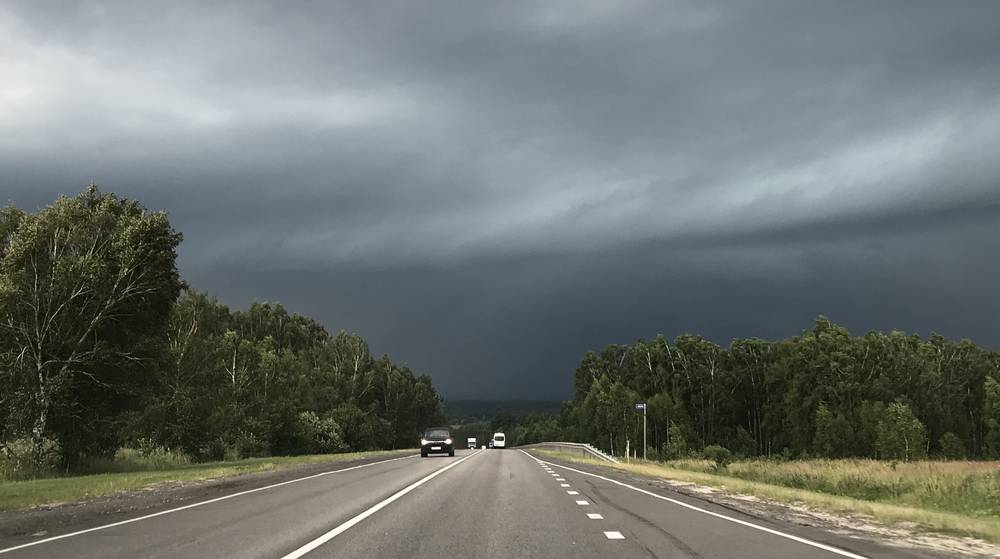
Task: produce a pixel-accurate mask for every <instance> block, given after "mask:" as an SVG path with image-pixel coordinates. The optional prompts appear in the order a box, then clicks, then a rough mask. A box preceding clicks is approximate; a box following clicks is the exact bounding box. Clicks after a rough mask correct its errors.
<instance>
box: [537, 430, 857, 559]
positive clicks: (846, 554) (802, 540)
mask: <svg viewBox="0 0 1000 559" xmlns="http://www.w3.org/2000/svg"><path fill="white" fill-rule="evenodd" d="M519 450H520V449H519ZM521 452H524V453H525V454H528V453H527V452H525V451H523V450H521ZM528 456H531V455H530V454H528ZM531 457H532V458H534V459H535V460H538V459H537V458H535V457H534V456H531ZM542 462H543V463H547V462H544V461H542ZM558 467H560V468H563V469H565V470H569V471H571V472H576V473H578V474H583V475H585V476H590V477H596V478H597V479H602V480H604V481H607V482H609V483H613V484H615V485H619V486H621V487H625V488H627V489H631V490H632V491H637V492H639V493H644V494H646V495H649V496H650V497H654V498H656V499H660V500H661V501H667V502H668V503H673V504H675V505H677V506H681V507H684V508H686V509H689V510H693V511H696V512H700V513H703V514H707V515H709V516H714V517H716V518H721V519H722V520H727V521H729V522H733V523H735V524H739V525H741V526H746V527H747V528H753V529H754V530H760V531H762V532H767V533H768V534H772V535H775V536H778V537H781V538H785V539H789V540H792V541H796V542H799V543H801V544H805V545H808V546H810V547H815V548H817V549H822V550H824V551H829V552H830V553H835V554H837V555H840V556H842V557H850V558H851V559H871V558H869V557H865V556H864V555H858V554H856V553H851V552H850V551H847V550H846V549H840V548H838V547H833V546H832V545H826V544H823V543H819V542H815V541H812V540H809V539H806V538H801V537H799V536H795V535H792V534H788V533H785V532H782V531H780V530H774V529H771V528H766V527H764V526H760V525H758V524H754V523H752V522H747V521H746V520H740V519H739V518H733V517H731V516H726V515H724V514H719V513H717V512H712V511H710V510H706V509H703V508H701V507H696V506H694V505H691V504H688V503H685V502H684V501H678V500H677V499H671V498H670V497H664V496H663V495H658V494H656V493H653V492H652V491H646V490H645V489H640V488H638V487H635V486H632V485H629V484H627V483H623V482H621V481H618V480H616V479H611V478H609V477H604V476H600V475H597V474H592V473H590V472H585V471H583V470H577V469H576V468H570V467H569V466H563V465H561V464H559V465H558ZM577 504H580V501H577Z"/></svg>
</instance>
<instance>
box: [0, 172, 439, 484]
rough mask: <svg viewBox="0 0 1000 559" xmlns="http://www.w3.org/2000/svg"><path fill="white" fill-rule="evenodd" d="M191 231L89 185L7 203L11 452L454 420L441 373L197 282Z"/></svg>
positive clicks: (234, 440) (2, 358)
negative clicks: (180, 266)
mask: <svg viewBox="0 0 1000 559" xmlns="http://www.w3.org/2000/svg"><path fill="white" fill-rule="evenodd" d="M181 240H182V236H181V234H180V233H178V232H177V231H175V230H174V229H173V228H172V227H171V225H170V223H169V221H168V219H167V216H166V214H165V213H163V212H151V211H149V210H147V209H146V208H144V207H143V206H142V205H141V204H140V203H139V202H138V201H135V200H129V199H123V198H120V197H118V196H115V195H114V194H110V193H103V192H100V191H98V189H97V188H96V187H94V186H93V185H91V186H90V187H89V188H88V189H87V190H85V191H84V192H82V193H81V194H79V195H78V196H74V197H60V198H59V199H58V200H56V201H55V202H54V203H53V204H51V205H49V206H47V207H45V208H42V209H41V210H39V211H38V212H35V213H29V212H25V211H23V210H20V209H18V208H16V207H14V206H13V205H11V206H8V207H5V208H2V209H0V459H6V460H7V462H8V463H10V462H12V461H13V462H17V461H21V462H23V467H24V468H23V469H26V470H27V469H30V468H35V469H36V470H44V469H47V468H53V467H72V465H73V464H74V462H75V461H77V460H79V459H80V458H81V457H84V456H93V455H107V454H109V453H113V452H114V451H115V449H117V448H119V447H122V446H127V447H132V448H142V449H153V448H159V449H163V448H167V449H173V450H176V451H179V452H183V453H185V454H187V455H188V456H190V457H192V458H194V459H199V460H213V459H222V458H232V457H248V456H261V455H269V454H297V453H312V452H336V451H343V450H362V449H378V448H396V447H408V446H413V445H414V440H415V439H416V437H417V436H418V433H419V430H420V429H422V428H424V427H426V426H428V425H430V424H434V423H440V422H441V421H442V420H443V410H442V400H441V397H440V396H439V395H438V393H437V392H436V391H435V389H434V387H433V385H432V383H431V379H430V377H428V376H426V375H418V374H416V373H414V372H413V371H411V370H410V369H408V368H407V367H405V366H401V365H398V364H396V363H394V362H393V361H392V360H391V359H390V358H389V357H388V356H384V355H383V356H381V357H376V356H373V355H372V354H371V353H370V350H369V348H368V345H367V343H366V342H365V341H364V339H362V338H361V337H360V336H358V335H356V334H348V333H345V332H340V333H338V334H336V335H331V334H329V333H328V332H327V331H326V330H325V329H324V328H323V326H322V325H320V324H318V323H317V322H316V321H314V320H312V319H310V318H307V317H304V316H300V315H297V314H290V313H288V312H287V311H286V310H285V309H284V308H283V307H282V306H281V305H278V304H269V303H254V304H253V305H252V306H251V307H250V308H249V309H248V310H245V311H233V310H230V309H229V308H227V307H226V306H224V305H222V304H220V303H219V302H218V301H217V300H215V299H213V298H211V297H209V296H207V295H205V294H203V293H199V292H197V291H194V290H193V289H191V288H190V287H188V286H187V285H186V284H185V283H184V281H183V280H182V279H181V277H180V275H179V273H178V271H177V267H176V254H177V248H178V246H179V245H180V243H181ZM29 475H30V473H29Z"/></svg>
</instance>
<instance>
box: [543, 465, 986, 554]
mask: <svg viewBox="0 0 1000 559" xmlns="http://www.w3.org/2000/svg"><path fill="white" fill-rule="evenodd" d="M529 450H530V451H531V452H532V453H533V454H535V455H536V456H537V457H539V458H541V459H543V460H548V461H551V462H554V463H557V464H558V463H563V464H566V465H572V466H573V467H574V468H578V469H580V470H584V471H589V472H592V473H595V474H600V475H604V476H609V477H612V478H617V479H620V480H622V481H625V482H627V483H631V484H633V485H637V486H640V487H645V488H646V489H649V490H656V491H657V492H661V493H663V494H669V493H675V494H678V495H681V496H684V497H688V498H694V499H697V500H701V501H706V502H709V503H713V504H715V505H719V506H722V507H725V508H728V509H730V510H733V511H736V512H740V513H743V514H747V515H750V516H753V517H756V518H760V519H775V520H780V521H783V522H787V523H790V524H794V525H799V526H808V527H812V528H819V529H821V530H825V531H828V532H831V533H834V534H837V535H840V536H844V537H849V538H853V539H861V540H869V541H874V542H879V543H882V544H887V545H890V546H892V547H897V548H899V549H903V550H907V551H911V552H924V553H926V554H927V556H928V557H963V558H969V559H973V558H974V559H980V558H983V559H985V558H991V559H996V558H997V557H1000V545H996V544H993V543H990V542H988V541H985V540H982V539H978V538H972V537H964V536H956V535H950V534H940V533H935V532H930V531H927V530H925V529H921V528H920V527H919V526H918V525H916V524H912V523H897V524H892V525H890V524H887V523H884V522H879V521H877V520H875V519H873V518H871V517H868V516H864V515H861V514H850V513H839V512H838V513H831V512H827V511H823V510H818V509H816V508H815V507H810V506H807V505H806V504H804V503H801V502H793V503H789V502H781V501H777V500H773V499H767V498H762V497H758V496H753V495H745V494H740V493H735V492H732V491H729V490H726V489H723V488H718V487H709V486H706V485H700V484H697V483H692V482H689V481H679V480H674V479H669V478H667V477H661V476H659V475H651V474H649V473H648V471H649V469H648V468H646V469H642V471H641V473H640V471H638V470H640V468H637V467H635V466H634V465H629V464H608V463H605V462H598V461H596V460H590V459H585V458H580V457H578V456H574V455H570V454H564V453H559V452H553V451H551V450H543V449H529Z"/></svg>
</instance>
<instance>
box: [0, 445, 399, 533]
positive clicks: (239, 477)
mask: <svg viewBox="0 0 1000 559" xmlns="http://www.w3.org/2000/svg"><path fill="white" fill-rule="evenodd" d="M414 456H417V453H416V452H415V451H414V450H404V451H386V452H372V453H365V455H364V456H362V457H358V458H354V459H346V460H344V459H331V460H329V461H323V462H314V463H308V464H295V465H291V466H288V467H279V468H277V469H273V470H268V471H263V472H253V473H234V474H231V475H224V476H220V477H214V478H211V479H200V480H189V481H172V482H164V483H156V484H153V485H149V486H147V487H143V488H141V489H137V490H130V491H119V492H114V493H110V494H107V495H103V496H100V497H95V498H90V499H82V500H78V501H73V502H67V503H56V504H47V505H39V506H33V507H29V508H21V509H12V510H4V511H0V541H2V540H4V539H7V538H13V537H24V536H34V537H38V538H43V537H46V536H50V535H54V534H57V533H66V532H72V531H76V530H84V529H87V528H90V527H92V526H97V525H103V524H109V523H113V522H119V521H123V520H128V519H130V518H134V517H138V516H143V515H147V514H154V513H157V512H159V511H163V510H168V509H173V508H177V507H183V506H189V505H192V504H195V503H199V502H202V501H207V500H210V499H217V498H220V497H224V496H226V495H232V494H235V493H241V492H246V491H252V490H255V489H261V488H265V487H268V486H272V485H275V484H279V483H286V482H290V481H292V480H296V479H300V478H304V477H308V476H314V475H317V474H321V473H323V472H328V471H330V470H340V469H344V468H351V467H356V466H362V465H365V464H372V463H375V462H380V461H384V460H386V459H392V458H406V457H414Z"/></svg>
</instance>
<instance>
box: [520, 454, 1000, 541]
mask: <svg viewBox="0 0 1000 559" xmlns="http://www.w3.org/2000/svg"><path fill="white" fill-rule="evenodd" d="M536 452H539V453H542V454H546V455H550V456H552V457H557V458H559V459H561V460H564V461H571V462H579V463H588V464H595V465H600V466H603V467H607V468H611V469H615V470H619V471H623V472H630V473H634V474H639V475H643V476H649V477H654V478H662V479H669V480H673V481H681V482H688V483H695V484H698V485H703V486H707V487H714V488H717V489H720V490H722V491H725V492H731V493H739V494H743V495H753V496H755V497H760V498H763V499H769V500H772V501H778V502H784V503H792V504H800V505H805V506H807V507H809V508H812V509H815V510H819V511H825V512H832V513H841V514H843V513H848V514H857V515H861V516H864V517H867V518H870V519H872V520H875V521H878V522H881V523H884V524H897V523H908V524H910V525H911V526H916V527H917V528H918V529H921V530H924V531H932V532H941V533H948V534H956V535H962V536H973V537H979V538H982V539H984V540H987V541H990V542H993V543H1000V518H998V517H997V516H994V515H991V514H990V513H989V511H990V508H989V507H986V508H981V506H980V505H979V504H977V503H980V502H981V501H983V500H991V499H992V502H993V503H996V501H995V500H996V499H998V498H1000V495H997V494H995V493H994V494H992V497H991V494H990V493H989V492H990V491H991V490H992V488H993V487H995V486H994V485H993V480H994V479H995V476H997V475H998V474H1000V472H997V465H996V464H995V463H994V464H993V465H992V466H991V465H990V464H989V463H986V464H981V465H976V466H970V467H966V468H963V467H962V466H960V465H953V466H943V469H945V470H950V471H951V474H953V475H954V476H955V477H956V478H962V479H965V480H966V481H965V482H961V481H957V482H956V481H955V480H952V479H950V476H948V475H945V474H942V472H941V471H940V470H938V469H935V468H933V467H932V466H929V465H928V464H926V463H925V464H923V465H921V464H916V465H914V466H913V468H912V469H903V471H902V472H900V468H901V467H903V465H898V466H897V468H896V469H895V470H892V471H894V472H897V475H898V476H901V477H902V478H903V481H901V482H900V483H899V485H900V486H902V487H914V488H915V487H921V488H923V489H922V490H913V491H904V490H901V491H897V492H895V493H892V492H889V493H886V492H885V491H883V490H880V489H877V488H876V489H874V490H872V489H871V488H868V489H866V487H865V485H866V484H865V481H864V480H865V479H866V477H870V479H869V481H870V482H871V484H873V485H876V486H877V485H878V483H879V481H878V480H879V478H880V477H888V476H887V475H886V474H885V473H884V472H882V471H881V470H874V471H872V470H864V469H863V467H864V466H865V465H859V464H851V463H852V462H858V461H847V460H845V461H823V462H826V464H822V465H816V464H812V465H810V464H809V463H808V462H806V463H800V462H788V463H774V462H771V463H769V464H770V468H763V467H762V465H761V464H742V465H741V463H735V464H731V465H730V466H729V468H728V469H727V470H723V471H715V470H714V469H712V467H711V465H710V464H709V463H708V462H707V461H704V462H703V461H679V463H677V464H671V463H655V462H641V461H640V462H638V463H631V464H609V463H607V462H598V461H596V460H590V459H585V458H581V457H579V456H574V455H571V454H564V453H559V452H555V451H549V450H536ZM758 462H759V461H758ZM831 462H841V463H842V464H839V466H841V470H838V469H837V466H838V464H833V463H831ZM865 462H867V461H865ZM943 464H946V463H943ZM867 466H872V467H873V466H875V465H874V464H868V465H867ZM883 466H884V467H885V468H887V469H890V470H891V465H890V464H888V463H886V464H883ZM783 468H787V470H786V471H785V472H784V473H782V469H783ZM854 468H858V469H854ZM991 468H992V471H991ZM970 469H971V470H976V471H975V472H970V471H969V470H970ZM979 470H982V471H979ZM823 471H825V472H826V476H825V477H823V474H822V472H823ZM753 472H757V473H756V474H755V473H753ZM803 472H809V474H810V475H808V476H807V475H805V474H804V473H803ZM845 472H846V473H845ZM850 472H854V474H857V475H856V476H854V477H855V478H856V479H855V480H854V481H852V482H851V484H854V485H856V486H857V488H858V490H859V491H862V492H863V491H866V490H867V491H869V493H868V494H869V495H870V498H868V499H865V498H859V497H857V496H847V495H838V494H832V493H830V492H824V491H821V490H817V489H815V488H813V489H804V488H800V487H795V486H793V485H794V484H796V483H798V484H804V483H806V482H805V481H803V479H804V478H808V477H810V476H821V477H823V479H825V480H826V483H828V485H827V487H838V485H837V483H836V482H835V480H836V479H838V478H840V477H846V478H850V477H851V474H850ZM959 472H961V473H959ZM795 473H797V474H798V475H797V476H796V475H793V474H795ZM752 475H761V476H762V477H766V478H767V481H758V480H754V479H746V478H745V477H738V476H746V477H750V476H752ZM942 476H943V477H942ZM970 476H971V477H970ZM980 478H985V481H984V480H983V479H980ZM944 479H947V480H946V481H943V480H944ZM935 480H936V481H935ZM934 483H938V484H939V485H940V487H939V488H933V487H931V488H927V487H925V486H926V485H933V484H934ZM953 483H959V484H961V483H965V485H966V486H967V487H969V488H978V489H970V490H967V491H966V498H967V499H968V500H969V501H971V504H969V505H968V506H963V505H962V504H961V503H960V501H961V499H962V497H961V496H958V497H950V498H948V499H944V500H942V501H940V502H934V501H932V500H930V499H929V497H928V495H930V494H933V493H934V492H936V491H939V490H941V491H948V489H949V488H952V489H954V487H953V485H952V484H953ZM851 484H846V485H851ZM981 491H985V492H986V493H984V494H983V495H980V492H981ZM972 495H974V496H972ZM953 507H954V508H959V509H961V510H962V512H956V511H954V510H948V509H949V508H953Z"/></svg>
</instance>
